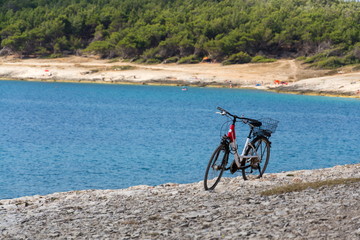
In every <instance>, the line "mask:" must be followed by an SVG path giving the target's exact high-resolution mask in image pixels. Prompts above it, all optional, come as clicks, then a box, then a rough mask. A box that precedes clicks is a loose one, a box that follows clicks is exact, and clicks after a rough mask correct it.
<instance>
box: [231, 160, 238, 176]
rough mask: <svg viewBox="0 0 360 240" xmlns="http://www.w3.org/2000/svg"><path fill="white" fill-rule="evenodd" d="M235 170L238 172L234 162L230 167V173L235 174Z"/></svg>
mask: <svg viewBox="0 0 360 240" xmlns="http://www.w3.org/2000/svg"><path fill="white" fill-rule="evenodd" d="M237 170H238V167H237V165H236V163H235V161H234V162H232V163H231V165H230V173H235V172H236V171H237Z"/></svg>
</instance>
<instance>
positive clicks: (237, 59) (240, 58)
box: [222, 52, 251, 65]
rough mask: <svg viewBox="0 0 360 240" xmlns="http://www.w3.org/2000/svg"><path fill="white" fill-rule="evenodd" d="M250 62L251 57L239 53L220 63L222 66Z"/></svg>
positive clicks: (244, 53)
mask: <svg viewBox="0 0 360 240" xmlns="http://www.w3.org/2000/svg"><path fill="white" fill-rule="evenodd" d="M249 62H251V57H250V55H249V54H247V53H246V52H239V53H236V54H233V55H231V56H230V57H229V58H228V59H226V60H225V61H223V62H222V64H223V65H230V64H242V63H249Z"/></svg>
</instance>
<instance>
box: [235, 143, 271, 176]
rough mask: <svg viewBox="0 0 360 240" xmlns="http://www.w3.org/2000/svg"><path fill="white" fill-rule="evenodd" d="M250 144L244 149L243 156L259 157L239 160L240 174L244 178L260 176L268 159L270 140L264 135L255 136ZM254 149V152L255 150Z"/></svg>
mask: <svg viewBox="0 0 360 240" xmlns="http://www.w3.org/2000/svg"><path fill="white" fill-rule="evenodd" d="M251 145H252V146H254V148H253V147H251V146H248V148H247V149H246V150H245V156H256V152H257V153H258V156H259V158H252V160H251V159H243V160H242V162H241V169H242V176H243V179H244V180H248V179H254V178H261V177H262V175H263V174H264V172H265V170H266V167H267V165H268V163H269V159H270V141H269V140H268V139H267V138H266V137H264V136H258V137H256V138H255V139H254V140H253V141H252V142H251ZM255 151H256V152H255Z"/></svg>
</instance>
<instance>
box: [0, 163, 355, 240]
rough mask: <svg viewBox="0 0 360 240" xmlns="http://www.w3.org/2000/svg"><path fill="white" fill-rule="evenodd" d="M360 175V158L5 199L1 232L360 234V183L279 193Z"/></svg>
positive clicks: (52, 235) (8, 235)
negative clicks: (214, 181) (243, 175)
mask: <svg viewBox="0 0 360 240" xmlns="http://www.w3.org/2000/svg"><path fill="white" fill-rule="evenodd" d="M348 177H356V178H359V177H360V164H356V165H344V166H336V167H333V168H328V169H318V170H302V171H293V172H284V173H278V174H266V175H265V176H264V178H262V179H259V180H251V181H243V180H242V179H240V178H239V177H238V178H225V179H222V181H221V182H220V184H219V185H218V187H217V188H216V189H215V190H214V191H204V190H203V183H202V182H199V183H193V184H173V183H168V184H163V185H159V186H155V187H151V186H135V187H131V188H128V189H120V190H86V191H73V192H66V193H54V194H50V195H46V196H38V195H37V196H31V197H22V198H17V199H9V200H0V239H240V238H241V239H347V240H348V239H360V190H359V187H360V183H359V182H358V183H352V184H348V185H336V186H331V187H330V186H326V187H321V188H319V189H316V190H315V189H311V188H308V189H307V190H304V191H301V192H291V193H285V194H278V195H272V196H262V195H261V194H260V193H261V192H262V191H264V190H267V189H271V188H273V187H275V186H281V185H287V184H291V183H299V182H312V181H318V180H327V179H337V178H348Z"/></svg>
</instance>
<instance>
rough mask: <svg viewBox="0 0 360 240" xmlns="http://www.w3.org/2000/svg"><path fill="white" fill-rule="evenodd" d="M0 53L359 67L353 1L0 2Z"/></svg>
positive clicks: (358, 20)
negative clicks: (280, 60)
mask: <svg viewBox="0 0 360 240" xmlns="http://www.w3.org/2000/svg"><path fill="white" fill-rule="evenodd" d="M0 43H1V48H0V54H2V55H5V54H15V55H18V56H19V57H61V56H66V55H70V54H77V55H86V54H96V55H100V56H101V57H102V58H122V59H127V60H131V61H137V62H142V63H159V62H165V63H166V62H177V63H197V62H199V61H201V60H202V59H203V58H204V57H208V58H210V59H212V60H215V61H217V62H222V63H223V64H235V63H246V62H266V61H273V60H274V59H277V58H289V57H291V58H301V59H302V60H304V61H305V62H307V63H309V64H312V66H314V67H319V68H331V67H339V66H343V65H348V64H359V63H360V2H356V1H343V0H61V1H59V0H26V1H25V0H0Z"/></svg>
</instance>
